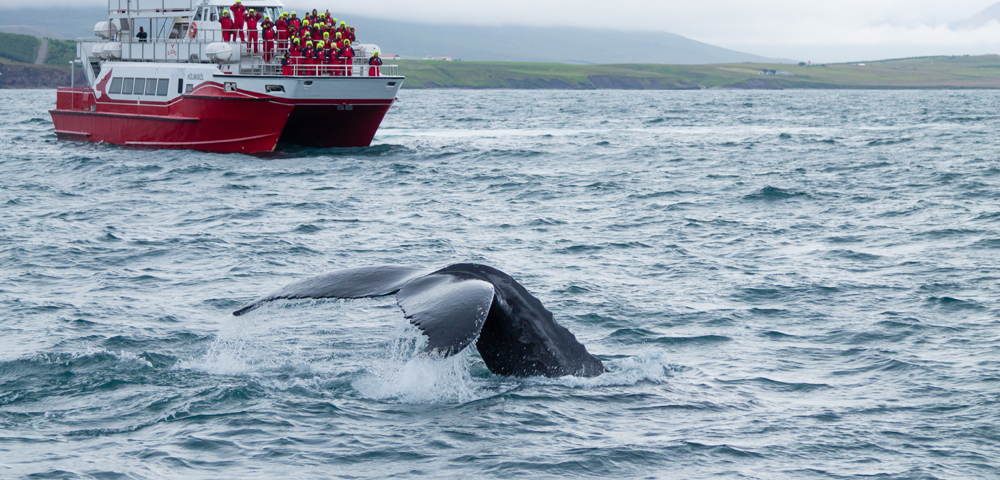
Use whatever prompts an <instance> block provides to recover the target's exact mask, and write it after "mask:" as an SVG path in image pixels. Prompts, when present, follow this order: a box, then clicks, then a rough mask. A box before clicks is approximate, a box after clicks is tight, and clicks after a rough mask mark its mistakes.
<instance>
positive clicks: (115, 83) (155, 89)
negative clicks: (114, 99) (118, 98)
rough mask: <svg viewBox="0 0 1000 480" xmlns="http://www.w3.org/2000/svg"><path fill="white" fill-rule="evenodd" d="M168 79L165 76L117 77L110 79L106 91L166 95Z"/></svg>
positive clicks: (118, 93)
mask: <svg viewBox="0 0 1000 480" xmlns="http://www.w3.org/2000/svg"><path fill="white" fill-rule="evenodd" d="M169 84H170V79H167V78H119V77H115V78H112V79H111V87H110V88H108V93H113V94H116V95H156V96H159V97H166V96H167V89H168V88H170V85H169Z"/></svg>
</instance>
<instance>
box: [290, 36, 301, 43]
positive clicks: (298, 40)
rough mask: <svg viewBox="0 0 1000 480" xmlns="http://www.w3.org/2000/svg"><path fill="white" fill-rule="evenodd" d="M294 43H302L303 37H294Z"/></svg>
mask: <svg viewBox="0 0 1000 480" xmlns="http://www.w3.org/2000/svg"><path fill="white" fill-rule="evenodd" d="M292 43H302V39H300V38H299V37H295V38H294V39H292Z"/></svg>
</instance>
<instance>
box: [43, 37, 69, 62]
mask: <svg viewBox="0 0 1000 480" xmlns="http://www.w3.org/2000/svg"><path fill="white" fill-rule="evenodd" d="M75 58H76V42H67V41H65V40H52V39H49V55H48V57H47V58H46V59H45V63H46V64H48V65H68V64H69V61H70V60H73V59H75Z"/></svg>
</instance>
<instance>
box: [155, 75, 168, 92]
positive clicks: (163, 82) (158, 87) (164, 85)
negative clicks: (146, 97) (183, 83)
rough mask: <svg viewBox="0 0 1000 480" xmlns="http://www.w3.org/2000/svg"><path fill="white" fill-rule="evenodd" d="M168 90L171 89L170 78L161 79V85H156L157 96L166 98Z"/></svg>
mask: <svg viewBox="0 0 1000 480" xmlns="http://www.w3.org/2000/svg"><path fill="white" fill-rule="evenodd" d="M168 88H170V79H169V78H161V79H160V83H158V84H157V85H156V96H157V97H166V96H167V89H168Z"/></svg>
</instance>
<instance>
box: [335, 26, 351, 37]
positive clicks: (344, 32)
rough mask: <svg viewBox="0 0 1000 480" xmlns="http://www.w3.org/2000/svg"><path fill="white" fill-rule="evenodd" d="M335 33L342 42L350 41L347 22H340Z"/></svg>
mask: <svg viewBox="0 0 1000 480" xmlns="http://www.w3.org/2000/svg"><path fill="white" fill-rule="evenodd" d="M337 33H340V36H341V37H342V38H343V39H344V40H350V32H348V31H347V22H340V28H338V29H337Z"/></svg>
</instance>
